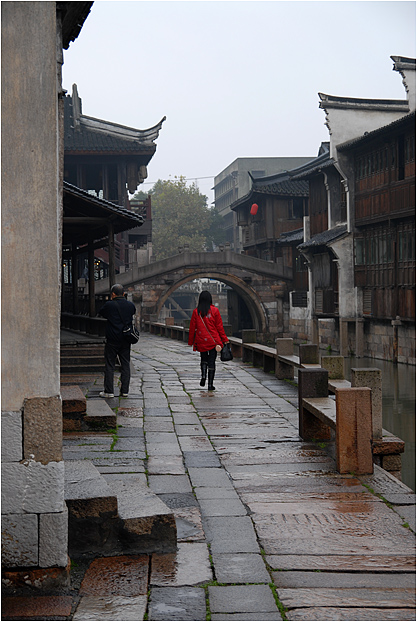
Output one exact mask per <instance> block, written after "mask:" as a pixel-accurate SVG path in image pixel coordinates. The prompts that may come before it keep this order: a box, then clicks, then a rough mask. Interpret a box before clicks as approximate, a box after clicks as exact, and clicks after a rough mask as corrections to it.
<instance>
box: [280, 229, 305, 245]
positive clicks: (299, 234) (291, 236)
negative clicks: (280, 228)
mask: <svg viewBox="0 0 417 622" xmlns="http://www.w3.org/2000/svg"><path fill="white" fill-rule="evenodd" d="M303 239H304V229H295V230H294V231H287V232H286V233H281V235H280V236H279V238H278V239H277V240H276V244H277V245H278V246H288V245H289V244H301V242H302V241H303Z"/></svg>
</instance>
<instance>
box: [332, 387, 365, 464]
mask: <svg viewBox="0 0 417 622" xmlns="http://www.w3.org/2000/svg"><path fill="white" fill-rule="evenodd" d="M336 463H337V464H336V467H337V470H338V471H339V473H355V474H356V475H366V474H369V473H373V472H374V464H373V460H372V404H371V389H368V388H362V389H336Z"/></svg>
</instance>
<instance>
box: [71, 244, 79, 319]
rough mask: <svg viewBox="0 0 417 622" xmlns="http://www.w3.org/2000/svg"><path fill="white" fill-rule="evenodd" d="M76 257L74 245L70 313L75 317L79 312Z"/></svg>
mask: <svg viewBox="0 0 417 622" xmlns="http://www.w3.org/2000/svg"><path fill="white" fill-rule="evenodd" d="M77 262H78V256H77V251H76V248H75V244H73V246H72V251H71V278H72V312H73V313H74V315H77V313H78V311H79V305H78V263H77Z"/></svg>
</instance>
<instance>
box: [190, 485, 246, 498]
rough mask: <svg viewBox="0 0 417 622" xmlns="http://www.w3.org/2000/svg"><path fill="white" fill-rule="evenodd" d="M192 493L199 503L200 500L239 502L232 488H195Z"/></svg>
mask: <svg viewBox="0 0 417 622" xmlns="http://www.w3.org/2000/svg"><path fill="white" fill-rule="evenodd" d="M194 492H195V495H196V497H197V499H198V500H199V501H201V499H236V500H239V495H238V494H237V492H236V491H235V489H234V488H215V487H213V486H202V487H197V488H195V489H194Z"/></svg>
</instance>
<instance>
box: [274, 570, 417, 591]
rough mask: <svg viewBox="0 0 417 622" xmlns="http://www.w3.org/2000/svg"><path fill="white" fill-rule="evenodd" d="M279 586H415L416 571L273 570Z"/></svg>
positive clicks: (276, 583)
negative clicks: (389, 572) (406, 572)
mask: <svg viewBox="0 0 417 622" xmlns="http://www.w3.org/2000/svg"><path fill="white" fill-rule="evenodd" d="M272 578H273V580H274V583H275V585H276V586H277V588H297V589H298V588H328V587H331V588H370V587H376V588H398V587H402V588H405V587H407V588H414V587H415V576H414V573H408V574H405V573H401V574H400V573H392V574H384V573H380V572H379V573H373V572H368V573H366V574H365V573H361V572H332V573H329V572H297V571H284V572H272Z"/></svg>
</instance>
